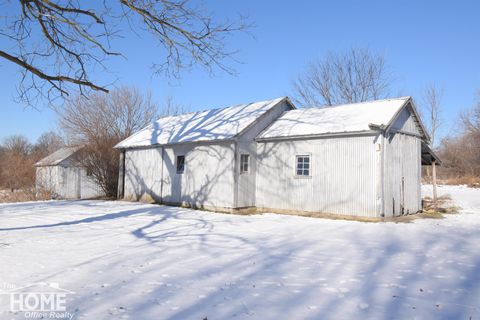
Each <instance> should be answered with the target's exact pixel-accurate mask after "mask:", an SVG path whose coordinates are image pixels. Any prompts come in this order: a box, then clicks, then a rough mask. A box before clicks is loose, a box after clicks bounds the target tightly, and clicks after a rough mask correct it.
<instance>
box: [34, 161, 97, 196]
mask: <svg viewBox="0 0 480 320" xmlns="http://www.w3.org/2000/svg"><path fill="white" fill-rule="evenodd" d="M36 187H37V190H38V191H49V192H52V193H53V195H54V196H58V197H60V198H62V199H89V198H95V197H99V196H103V195H104V192H103V190H102V189H101V188H100V186H99V185H98V184H97V183H95V182H94V180H93V179H92V178H91V177H88V176H87V174H86V170H85V169H83V168H81V167H62V166H45V167H37V170H36Z"/></svg>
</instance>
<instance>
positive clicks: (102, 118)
mask: <svg viewBox="0 0 480 320" xmlns="http://www.w3.org/2000/svg"><path fill="white" fill-rule="evenodd" d="M57 112H58V115H59V122H60V126H61V128H62V129H63V130H64V132H65V134H66V136H67V139H68V141H69V143H70V144H71V145H78V146H82V147H83V148H82V150H81V151H80V152H79V153H78V156H77V160H78V161H79V162H80V164H81V165H82V166H84V167H85V169H86V170H87V172H88V173H89V174H91V175H92V177H93V178H94V180H95V181H96V182H97V183H98V184H99V185H100V186H101V187H102V189H103V191H104V192H105V194H106V195H107V196H108V197H115V196H116V194H117V184H118V159H119V152H118V151H117V150H116V149H114V148H113V147H114V146H115V145H116V144H117V143H118V142H120V141H121V140H124V139H126V138H127V137H129V136H130V135H132V134H133V133H134V132H136V131H138V130H140V129H142V128H143V127H145V126H147V125H148V124H150V123H151V122H152V121H153V120H155V119H156V117H157V115H158V107H157V105H156V104H155V103H153V102H152V99H151V96H150V94H146V95H144V94H141V93H140V92H139V91H138V90H137V89H134V88H128V87H122V88H119V89H115V90H113V91H112V92H111V93H110V94H105V93H95V94H92V95H91V96H90V97H88V98H87V97H85V96H82V95H78V96H77V97H76V98H75V99H72V100H71V101H69V102H68V103H67V104H66V105H65V106H64V107H62V108H59V109H57Z"/></svg>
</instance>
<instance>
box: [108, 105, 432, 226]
mask: <svg viewBox="0 0 480 320" xmlns="http://www.w3.org/2000/svg"><path fill="white" fill-rule="evenodd" d="M428 144H429V136H428V134H427V133H426V130H425V128H424V126H423V125H422V123H421V120H420V118H419V116H418V114H417V111H416V109H415V106H414V104H413V101H412V99H411V98H410V97H404V98H398V99H388V100H381V101H373V102H366V103H359V104H351V105H343V106H335V107H328V108H312V109H299V110H297V109H296V108H295V106H294V105H293V104H292V102H291V101H290V100H289V99H288V98H287V97H284V98H278V99H275V100H269V101H263V102H256V103H250V104H244V105H238V106H233V107H229V108H223V109H214V110H207V111H202V112H194V113H188V114H184V115H180V116H171V117H164V118H160V119H159V120H158V121H156V122H155V123H153V124H152V125H151V126H149V127H147V128H145V129H143V130H141V131H140V132H138V133H136V134H134V135H132V136H131V137H129V138H128V139H126V140H124V141H122V142H120V143H119V144H118V145H117V146H116V148H118V149H120V150H121V151H122V153H121V164H120V175H119V176H120V179H119V197H120V198H124V199H128V200H143V201H155V202H159V203H166V204H174V205H186V206H192V207H199V208H206V209H211V210H217V211H226V212H232V211H237V210H249V211H255V210H259V211H270V212H289V213H292V212H298V213H303V212H319V213H329V214H339V215H354V216H364V217H378V218H379V217H389V216H397V215H402V214H408V213H415V212H418V211H420V210H421V194H420V181H421V164H422V159H423V161H424V162H428V159H431V158H432V157H434V155H433V152H432V151H431V149H430V148H428ZM422 145H423V146H424V147H423V148H422ZM422 152H423V153H424V154H423V157H422ZM425 164H427V163H425Z"/></svg>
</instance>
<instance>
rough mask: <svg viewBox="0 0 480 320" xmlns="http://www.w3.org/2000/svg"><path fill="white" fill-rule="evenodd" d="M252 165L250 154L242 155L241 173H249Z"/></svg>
mask: <svg viewBox="0 0 480 320" xmlns="http://www.w3.org/2000/svg"><path fill="white" fill-rule="evenodd" d="M249 165H250V155H248V154H242V155H240V173H248V169H249V168H248V167H249Z"/></svg>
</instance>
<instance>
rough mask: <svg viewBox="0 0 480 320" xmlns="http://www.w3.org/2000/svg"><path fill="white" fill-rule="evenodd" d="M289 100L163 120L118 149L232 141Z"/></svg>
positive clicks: (133, 136)
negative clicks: (268, 112) (281, 103)
mask: <svg viewBox="0 0 480 320" xmlns="http://www.w3.org/2000/svg"><path fill="white" fill-rule="evenodd" d="M287 99H288V98H287V97H282V98H277V99H273V100H268V101H260V102H254V103H249V104H241V105H237V106H233V107H228V108H222V109H212V110H206V111H198V112H192V113H186V114H182V115H178V116H168V117H162V118H160V119H158V120H157V121H155V122H154V123H153V124H152V125H150V126H148V127H146V128H145V129H142V130H141V131H139V132H137V133H136V134H134V135H132V136H130V137H128V138H127V139H125V140H123V141H121V142H120V143H118V144H117V145H116V146H115V148H131V147H142V146H150V145H166V144H174V143H181V142H200V141H214V140H228V139H232V138H234V137H235V136H236V135H238V134H239V133H241V132H242V131H243V130H245V129H246V128H247V127H248V126H249V125H250V124H252V123H253V122H255V120H256V119H258V117H260V116H261V115H263V114H265V113H266V112H267V111H268V110H270V109H271V108H273V107H274V106H276V105H277V104H279V103H280V102H282V101H285V100H287Z"/></svg>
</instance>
